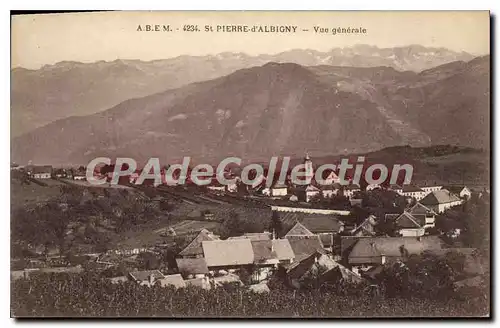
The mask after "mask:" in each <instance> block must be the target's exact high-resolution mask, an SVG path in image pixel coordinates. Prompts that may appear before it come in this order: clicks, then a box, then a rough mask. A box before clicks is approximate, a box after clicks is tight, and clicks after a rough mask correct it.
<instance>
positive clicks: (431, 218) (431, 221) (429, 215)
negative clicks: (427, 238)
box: [408, 203, 436, 229]
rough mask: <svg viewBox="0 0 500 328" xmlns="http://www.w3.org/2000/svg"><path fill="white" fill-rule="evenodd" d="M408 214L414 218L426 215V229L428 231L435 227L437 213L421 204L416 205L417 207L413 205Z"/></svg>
mask: <svg viewBox="0 0 500 328" xmlns="http://www.w3.org/2000/svg"><path fill="white" fill-rule="evenodd" d="M408 213H410V214H412V215H413V216H415V215H417V214H424V215H425V225H424V228H426V229H427V228H432V227H434V225H435V221H436V213H434V211H432V210H431V209H429V208H428V207H426V206H424V205H422V204H420V203H416V204H415V205H413V206H412V207H411V208H410V209H409V210H408Z"/></svg>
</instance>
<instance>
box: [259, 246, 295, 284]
mask: <svg viewBox="0 0 500 328" xmlns="http://www.w3.org/2000/svg"><path fill="white" fill-rule="evenodd" d="M252 248H253V254H254V261H253V264H254V265H255V269H254V272H253V276H252V280H253V281H254V282H260V281H263V280H266V279H268V278H269V277H270V276H271V273H272V270H273V269H274V268H277V266H278V264H281V265H287V264H290V263H292V262H293V260H294V258H295V254H294V252H293V250H292V247H291V245H290V243H289V241H288V239H273V240H252Z"/></svg>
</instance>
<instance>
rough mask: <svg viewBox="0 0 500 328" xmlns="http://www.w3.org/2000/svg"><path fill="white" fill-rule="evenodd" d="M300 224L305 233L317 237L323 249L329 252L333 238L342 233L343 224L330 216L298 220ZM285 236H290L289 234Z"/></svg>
mask: <svg viewBox="0 0 500 328" xmlns="http://www.w3.org/2000/svg"><path fill="white" fill-rule="evenodd" d="M300 223H301V225H302V226H303V227H305V228H306V229H307V231H309V232H311V233H312V234H315V235H318V236H319V238H320V239H321V243H322V245H323V247H324V248H326V249H328V250H330V251H331V250H332V247H333V240H334V238H335V236H336V235H338V234H339V233H340V232H342V231H344V223H343V222H342V221H340V220H339V219H337V218H336V217H335V216H332V215H317V216H310V217H305V218H303V219H301V220H300ZM292 229H293V228H292ZM287 235H290V232H289V233H287Z"/></svg>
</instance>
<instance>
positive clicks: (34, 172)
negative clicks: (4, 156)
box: [11, 164, 87, 180]
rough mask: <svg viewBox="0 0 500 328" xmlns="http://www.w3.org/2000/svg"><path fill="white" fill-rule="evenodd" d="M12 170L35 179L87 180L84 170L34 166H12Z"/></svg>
mask: <svg viewBox="0 0 500 328" xmlns="http://www.w3.org/2000/svg"><path fill="white" fill-rule="evenodd" d="M11 170H18V171H23V172H25V173H26V174H27V175H28V176H29V177H31V178H33V179H42V180H43V179H51V178H53V177H55V178H66V179H73V180H86V179H87V178H86V175H85V174H86V173H85V171H84V170H82V169H63V168H57V169H56V168H54V167H53V166H52V165H32V164H28V165H26V166H19V165H11Z"/></svg>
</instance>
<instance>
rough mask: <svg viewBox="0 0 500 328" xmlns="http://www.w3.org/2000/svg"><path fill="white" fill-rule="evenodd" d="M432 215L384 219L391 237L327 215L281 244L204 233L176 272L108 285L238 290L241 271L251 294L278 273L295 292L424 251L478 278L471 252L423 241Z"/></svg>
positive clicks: (371, 220) (267, 238)
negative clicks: (231, 286)
mask: <svg viewBox="0 0 500 328" xmlns="http://www.w3.org/2000/svg"><path fill="white" fill-rule="evenodd" d="M435 214H436V213H435V211H433V210H431V209H430V208H428V207H426V206H424V205H422V204H421V203H417V204H416V205H414V206H412V207H410V208H408V209H407V210H405V211H404V212H403V213H400V214H388V215H386V217H385V218H384V219H385V220H386V221H390V222H392V223H393V224H394V227H395V229H396V234H395V235H394V236H389V235H387V234H386V235H383V236H381V235H380V234H377V232H376V230H375V227H376V226H377V224H379V223H380V222H379V220H377V218H376V217H375V216H373V215H369V216H368V217H367V218H366V219H365V220H364V221H363V222H362V223H361V224H359V225H354V226H348V225H346V224H344V223H343V221H342V219H340V218H339V217H338V216H334V215H331V214H321V215H319V214H318V215H315V216H306V217H303V218H302V219H301V220H300V221H297V222H296V223H295V225H294V226H293V227H292V228H291V229H290V230H289V231H288V232H287V233H286V234H285V235H284V236H283V237H282V238H279V239H277V238H276V236H275V234H274V233H270V232H263V233H245V234H243V235H242V236H238V237H230V238H228V239H225V240H222V239H220V238H219V236H217V235H215V234H213V233H212V232H210V231H208V230H206V229H203V230H201V231H200V232H199V233H198V235H197V236H196V237H195V238H194V239H193V240H192V241H191V242H190V243H189V244H188V245H187V246H186V247H185V248H184V249H183V250H182V251H181V252H180V253H179V254H178V256H177V258H176V263H177V269H178V272H179V273H177V274H175V275H170V276H164V275H163V274H161V273H160V272H159V271H154V272H153V271H145V272H132V273H130V274H129V276H128V277H118V278H112V279H111V280H112V281H121V280H133V281H136V282H138V283H140V284H142V285H152V284H156V283H158V284H161V285H162V286H165V285H173V286H175V287H185V286H190V285H193V286H199V287H202V288H205V289H210V288H214V287H217V286H220V285H221V284H223V283H225V282H235V283H238V284H240V285H243V283H242V281H241V279H240V277H241V273H242V270H249V271H247V272H250V273H249V274H250V278H249V281H250V283H249V284H250V285H249V288H250V289H252V290H255V291H269V289H268V287H267V285H266V283H267V281H268V279H269V278H270V277H271V276H272V275H273V274H275V273H276V272H277V271H280V270H281V272H282V273H284V276H283V277H285V280H286V282H287V283H288V284H289V285H290V286H291V287H294V288H300V287H301V286H302V284H303V283H304V281H307V279H306V278H308V277H311V276H314V277H315V278H318V279H319V280H320V281H322V280H323V281H330V282H334V281H338V280H339V279H342V280H344V281H349V282H352V283H360V282H363V281H367V282H369V283H376V281H377V275H378V274H379V273H380V272H381V270H382V269H383V266H384V265H386V264H388V263H393V262H394V261H403V260H404V259H406V258H407V257H408V256H411V255H421V254H423V253H424V252H428V253H432V254H434V255H436V256H445V255H446V254H447V253H449V252H450V251H453V252H458V253H460V254H462V255H464V256H466V257H467V261H466V267H467V270H468V271H467V274H468V275H467V276H466V277H465V278H464V279H471V278H475V277H477V276H481V275H483V274H484V270H483V268H482V267H481V264H479V263H478V262H477V259H476V258H475V256H474V250H473V249H468V248H447V247H446V246H445V244H444V243H443V242H442V240H441V239H440V237H439V236H430V235H426V234H425V229H427V228H430V227H433V226H434V224H435ZM476 280H477V278H476Z"/></svg>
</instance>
